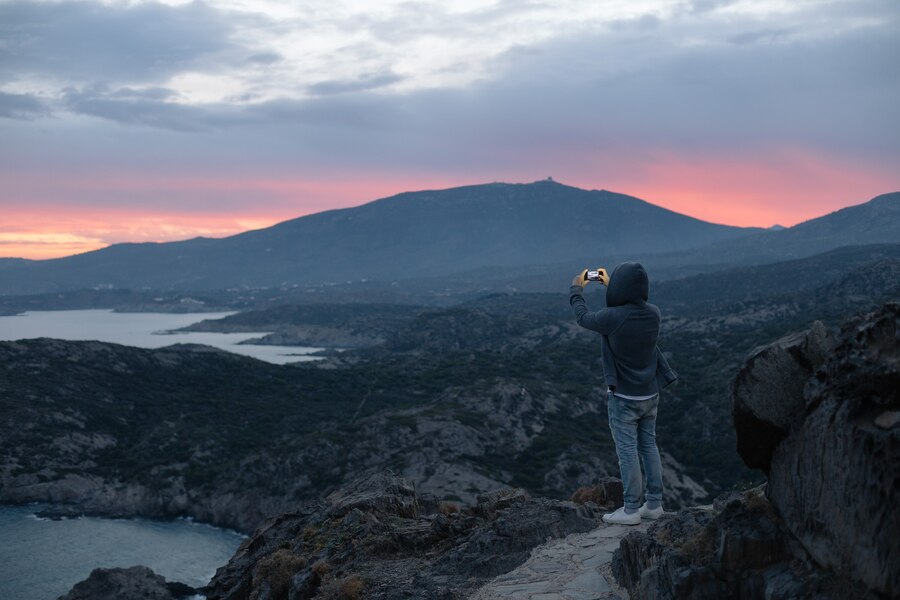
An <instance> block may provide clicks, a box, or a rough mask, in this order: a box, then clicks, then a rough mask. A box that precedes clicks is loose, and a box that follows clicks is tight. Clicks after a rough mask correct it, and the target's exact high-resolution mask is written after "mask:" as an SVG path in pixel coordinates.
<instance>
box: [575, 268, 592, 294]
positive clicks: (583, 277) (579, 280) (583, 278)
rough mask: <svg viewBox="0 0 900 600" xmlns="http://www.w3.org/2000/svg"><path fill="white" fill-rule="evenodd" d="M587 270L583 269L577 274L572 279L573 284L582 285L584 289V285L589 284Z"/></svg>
mask: <svg viewBox="0 0 900 600" xmlns="http://www.w3.org/2000/svg"><path fill="white" fill-rule="evenodd" d="M587 272H588V270H587V269H585V270H583V271H582V272H581V273H579V274H578V275H576V276H575V277H574V278H573V279H572V285H580V286H581V287H582V289H583V288H584V286H586V285H587V282H588V278H587Z"/></svg>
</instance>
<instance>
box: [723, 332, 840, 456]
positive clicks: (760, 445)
mask: <svg viewBox="0 0 900 600" xmlns="http://www.w3.org/2000/svg"><path fill="white" fill-rule="evenodd" d="M831 343H832V339H831V335H830V334H829V333H828V330H827V329H826V328H825V326H824V325H823V324H822V323H821V322H820V321H816V322H815V323H813V326H812V327H811V328H810V329H809V330H808V331H804V332H801V333H795V334H792V335H789V336H786V337H783V338H781V339H780V340H777V341H776V342H773V343H772V344H769V345H768V346H764V347H761V348H757V349H756V350H754V351H753V352H752V353H751V354H750V356H749V357H748V358H747V360H746V362H745V363H744V365H743V366H742V367H741V369H740V371H739V372H738V374H737V376H736V377H735V379H734V383H733V384H732V394H731V397H732V404H731V413H732V416H733V417H734V428H735V433H736V435H737V451H738V454H740V455H741V458H742V459H743V460H744V462H745V463H746V464H747V466H748V467H750V468H753V469H762V470H763V471H765V472H766V473H768V472H769V466H770V463H771V461H772V453H773V452H774V451H775V447H776V446H777V445H778V443H779V442H780V441H781V440H782V439H784V437H785V436H786V435H787V433H788V430H789V429H790V426H791V423H793V422H794V420H795V419H796V418H797V417H798V416H799V415H801V414H802V413H803V410H804V408H805V402H804V398H803V386H804V385H805V384H806V380H807V379H809V377H810V376H811V375H812V374H813V373H814V372H815V370H816V369H817V368H818V367H819V366H820V365H821V364H822V363H823V362H824V360H825V357H826V356H827V354H828V349H829V347H830V346H831Z"/></svg>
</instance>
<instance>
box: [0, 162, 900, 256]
mask: <svg viewBox="0 0 900 600" xmlns="http://www.w3.org/2000/svg"><path fill="white" fill-rule="evenodd" d="M580 158H581V159H583V158H584V157H580ZM590 160H593V161H595V162H596V164H603V163H604V161H603V160H602V159H599V158H597V159H590ZM571 164H572V165H573V166H572V167H571V168H572V170H573V171H572V172H569V173H565V172H562V173H554V174H555V175H559V177H557V179H558V180H559V181H560V182H561V183H564V184H569V185H575V186H578V187H582V188H586V189H598V188H604V189H609V190H613V191H616V192H621V193H624V194H629V195H631V196H636V197H638V198H641V199H644V200H646V201H647V202H650V203H653V204H656V205H658V206H662V207H664V208H667V209H669V210H673V211H676V212H680V213H683V214H687V215H690V216H692V217H696V218H699V219H703V220H707V221H712V222H716V223H723V224H727V225H737V226H762V227H768V226H771V225H773V224H775V223H778V224H780V225H784V226H791V225H794V224H796V223H798V222H801V221H805V220H808V219H811V218H815V217H819V216H822V215H825V214H827V213H829V212H832V211H834V210H838V209H840V208H843V207H845V206H849V205H852V204H859V203H862V202H865V201H867V200H869V199H870V198H872V197H873V196H876V195H878V194H881V193H886V192H890V191H895V190H896V189H898V188H900V185H898V184H900V181H898V180H897V177H896V176H895V175H894V174H893V173H884V172H879V171H877V170H873V169H871V168H865V167H862V166H859V165H855V166H854V165H847V164H845V163H839V162H837V161H835V160H828V159H827V158H823V157H821V156H816V155H813V154H810V153H803V152H787V151H781V152H773V153H772V154H771V155H770V156H766V157H765V158H764V159H760V160H736V159H728V158H724V157H723V158H718V157H715V158H709V157H703V158H697V157H693V158H691V157H687V158H685V157H683V156H680V155H674V154H660V155H656V156H653V157H651V158H650V159H649V160H646V161H645V162H639V161H629V162H628V163H627V164H623V165H621V166H615V167H613V168H610V167H609V166H607V169H606V170H607V171H612V172H614V173H615V176H612V177H610V176H602V178H603V181H596V178H597V177H598V176H588V177H584V173H585V172H587V173H591V172H593V173H603V172H604V171H603V170H600V169H597V168H593V166H592V165H591V164H588V163H585V162H584V160H581V162H580V164H579V162H578V160H575V159H573V161H571ZM529 172H531V173H533V170H529ZM519 175H521V174H519ZM474 179H475V180H476V182H477V181H478V180H481V181H490V180H491V179H493V178H492V177H484V176H480V177H475V178H474ZM503 179H505V180H507V181H516V180H519V181H534V180H535V179H536V178H535V177H529V176H525V177H522V176H519V177H517V176H515V174H512V175H511V174H506V176H505V177H504V178H503ZM470 183H474V182H473V181H472V179H468V180H463V179H460V178H454V177H450V176H444V175H433V176H427V175H422V174H418V175H413V176H403V175H393V176H379V175H377V174H367V175H359V174H357V175H355V176H353V177H341V176H340V175H332V177H331V178H327V177H326V178H324V179H300V178H278V177H272V178H260V177H240V176H233V177H218V176H217V177H204V176H184V177H178V176H174V177H173V176H164V177H163V176H156V177H155V176H148V175H145V174H135V175H107V176H102V177H88V176H84V175H73V176H71V177H64V176H60V177H55V178H52V179H50V180H48V179H47V178H46V177H44V176H43V175H42V174H32V175H30V176H29V175H27V174H26V175H21V174H20V175H17V176H14V177H12V178H10V180H9V181H4V188H5V189H4V192H2V194H3V196H5V198H3V199H2V202H3V204H5V205H6V207H5V208H4V210H3V212H4V215H3V217H4V218H3V220H2V222H0V257H21V258H30V259H47V258H58V257H63V256H69V255H72V254H78V253H82V252H88V251H91V250H96V249H99V248H103V247H105V246H108V245H110V244H114V243H120V242H166V241H175V240H184V239H189V238H193V237H197V236H204V237H226V236H229V235H233V234H236V233H240V232H243V231H247V230H250V229H260V228H264V227H268V226H271V225H274V224H275V223H278V222H281V221H285V220H288V219H293V218H297V217H300V216H304V215H307V214H311V213H316V212H321V211H323V210H329V209H334V208H344V207H350V206H358V205H360V204H364V203H366V202H369V201H372V200H374V199H377V198H382V197H387V196H391V195H394V194H397V193H400V192H404V191H411V190H422V189H442V188H448V187H455V186H459V185H465V184H470ZM81 198H84V200H80V199H81ZM119 198H126V199H128V201H130V202H134V203H135V206H127V205H124V206H123V204H124V202H121V201H119ZM157 199H164V200H163V201H157ZM138 202H141V203H142V204H144V206H146V208H144V207H139V206H137V205H136V204H137V203H138ZM573 218H574V217H573Z"/></svg>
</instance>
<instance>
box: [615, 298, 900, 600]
mask: <svg viewBox="0 0 900 600" xmlns="http://www.w3.org/2000/svg"><path fill="white" fill-rule="evenodd" d="M898 322H900V304H887V305H885V306H884V307H882V308H881V309H880V310H877V311H875V312H872V313H869V314H866V315H863V316H860V317H857V318H855V319H851V320H849V321H848V322H846V323H845V324H844V325H843V327H842V328H841V330H840V332H839V333H838V334H837V335H836V336H835V337H834V338H833V339H832V337H831V336H830V335H829V334H828V332H827V331H826V330H825V328H824V327H823V326H822V325H821V324H815V325H814V326H813V327H812V328H811V329H810V330H808V331H806V332H803V333H800V334H795V335H791V336H788V337H785V338H782V339H780V340H778V341H776V342H775V343H773V344H771V345H769V346H767V347H764V348H760V349H758V350H756V351H754V352H753V353H752V354H751V356H750V357H749V358H748V360H747V361H746V363H745V364H744V366H743V368H742V369H741V371H740V372H739V373H738V375H737V377H736V378H735V380H734V386H733V414H734V421H735V427H736V432H737V443H738V450H739V451H740V453H741V456H742V457H743V459H744V460H745V461H746V463H747V464H748V465H749V466H753V467H755V468H759V469H762V470H764V471H766V472H767V473H768V475H769V478H768V482H767V483H766V484H765V485H764V486H762V487H761V488H758V489H754V490H750V491H747V492H744V493H742V494H730V495H726V496H724V497H722V498H720V499H719V500H718V501H717V502H716V504H714V505H713V506H711V507H707V508H705V509H691V510H687V511H682V512H681V513H678V514H677V515H675V516H673V517H671V518H667V519H663V520H662V521H660V522H659V523H657V524H654V525H653V526H651V527H650V528H649V530H648V531H647V532H641V533H635V534H632V535H630V536H628V537H626V538H625V539H624V540H623V541H622V544H621V547H620V550H619V551H618V553H617V557H616V560H615V563H614V564H615V572H616V575H617V577H618V579H619V581H620V582H621V583H623V584H624V585H626V586H628V588H629V589H630V590H631V591H632V593H633V595H635V596H636V597H639V598H648V599H653V598H660V599H661V598H694V599H698V600H699V599H705V598H725V597H741V598H760V599H761V598H767V599H769V598H813V597H815V598H835V599H837V598H842V599H843V598H894V597H897V594H898V593H900V513H898V512H897V510H896V506H895V504H896V499H897V494H898V490H900V362H898V361H900V329H898Z"/></svg>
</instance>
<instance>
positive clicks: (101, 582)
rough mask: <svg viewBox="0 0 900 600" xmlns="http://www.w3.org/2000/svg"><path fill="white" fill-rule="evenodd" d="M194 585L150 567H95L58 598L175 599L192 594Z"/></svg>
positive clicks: (79, 599)
mask: <svg viewBox="0 0 900 600" xmlns="http://www.w3.org/2000/svg"><path fill="white" fill-rule="evenodd" d="M195 591H196V590H194V588H192V587H190V586H187V585H184V584H183V583H177V582H166V580H165V578H164V577H163V576H162V575H157V574H156V573H154V572H153V571H152V570H151V569H149V568H148V567H143V566H137V567H129V568H127V569H122V568H114V569H94V570H93V571H91V574H90V576H88V578H87V579H85V580H84V581H80V582H78V583H76V584H75V585H74V586H73V587H72V589H71V590H69V593H68V594H66V595H65V596H60V599H59V600H134V599H135V598H141V599H143V600H176V599H177V598H184V597H186V596H190V595H193V594H194V593H195Z"/></svg>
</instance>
